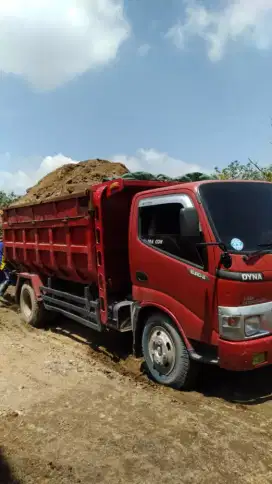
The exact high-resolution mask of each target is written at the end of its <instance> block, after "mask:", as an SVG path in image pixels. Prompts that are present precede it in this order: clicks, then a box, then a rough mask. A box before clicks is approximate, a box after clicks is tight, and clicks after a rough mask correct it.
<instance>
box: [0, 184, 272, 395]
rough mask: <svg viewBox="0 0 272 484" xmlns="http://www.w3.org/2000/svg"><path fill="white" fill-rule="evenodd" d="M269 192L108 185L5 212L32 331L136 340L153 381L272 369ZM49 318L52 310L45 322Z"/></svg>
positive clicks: (172, 382) (9, 255) (9, 248)
mask: <svg viewBox="0 0 272 484" xmlns="http://www.w3.org/2000/svg"><path fill="white" fill-rule="evenodd" d="M271 207H272V184H271V183H266V182H243V181H205V182H197V183H180V184H178V185H177V184H171V183H164V182H150V181H132V180H122V179H119V180H115V181H110V182H105V183H102V184H99V185H96V186H93V187H91V188H90V189H89V190H87V191H86V192H84V193H82V194H76V195H70V196H67V197H65V198H63V197H62V198H58V199H54V200H50V201H47V202H44V203H38V204H32V205H25V206H17V207H12V208H8V209H6V210H5V212H4V224H3V225H4V243H5V256H6V260H7V261H9V264H10V265H11V266H12V267H13V268H15V269H16V271H17V287H16V295H17V298H18V301H20V307H21V312H22V315H23V317H24V319H25V321H27V322H28V323H30V324H32V325H34V326H41V325H43V324H44V323H46V321H47V320H48V315H50V314H53V313H59V314H61V315H64V316H66V317H68V318H71V319H73V320H74V321H76V322H78V323H81V324H83V325H85V326H88V327H90V328H92V329H94V330H97V331H103V330H108V331H109V330H111V331H112V334H113V337H114V332H116V331H119V332H124V331H132V333H133V346H134V352H135V353H136V354H137V355H140V354H142V355H143V357H144V359H145V362H146V366H147V368H148V371H149V373H150V375H151V377H152V378H153V379H155V380H156V381H157V382H159V383H162V384H165V385H169V386H172V387H175V388H181V387H186V386H187V385H189V384H190V382H192V379H193V377H194V376H195V374H196V369H197V367H198V366H199V362H206V363H210V364H214V365H219V366H220V367H222V368H225V369H229V370H250V369H253V368H256V367H259V366H262V365H267V364H271V363H272V255H271V253H272V217H271ZM52 312H53V313H52Z"/></svg>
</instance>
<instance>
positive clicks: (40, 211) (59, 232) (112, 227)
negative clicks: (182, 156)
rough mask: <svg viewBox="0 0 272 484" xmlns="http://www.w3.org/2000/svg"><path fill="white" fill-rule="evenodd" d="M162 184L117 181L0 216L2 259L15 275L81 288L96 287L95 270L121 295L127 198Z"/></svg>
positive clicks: (124, 273)
mask: <svg viewBox="0 0 272 484" xmlns="http://www.w3.org/2000/svg"><path fill="white" fill-rule="evenodd" d="M165 185H169V183H165V182H150V181H131V180H122V179H119V180H115V181H114V182H106V183H103V184H99V185H96V186H93V187H91V188H90V189H88V190H86V191H85V192H84V193H81V194H73V195H68V196H65V197H62V198H56V199H52V200H49V201H46V202H43V203H37V204H32V205H22V206H19V205H18V206H15V207H10V208H8V209H6V210H5V211H4V224H3V227H4V243H5V256H6V259H7V260H8V261H9V262H10V263H11V264H12V265H13V266H14V267H15V268H16V269H17V270H19V271H21V272H22V271H27V272H31V273H36V274H39V275H40V277H41V278H43V277H46V276H51V277H56V278H58V279H66V280H70V281H74V282H80V283H85V284H86V283H87V284H91V283H93V282H95V283H96V282H97V278H98V274H99V272H100V273H101V270H100V271H99V270H98V268H99V266H101V267H102V268H103V271H104V273H105V274H104V275H106V278H107V281H108V282H109V284H110V285H111V287H112V288H113V289H116V290H121V289H122V288H124V287H125V286H127V284H128V283H129V281H130V276H129V263H128V224H129V215H130V207H131V202H132V199H133V197H134V195H135V194H136V193H137V192H139V191H143V190H147V189H151V188H159V187H162V186H165ZM103 278H104V277H103Z"/></svg>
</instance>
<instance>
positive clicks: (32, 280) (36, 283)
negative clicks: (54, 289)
mask: <svg viewBox="0 0 272 484" xmlns="http://www.w3.org/2000/svg"><path fill="white" fill-rule="evenodd" d="M26 283H28V284H29V285H30V286H31V287H32V289H33V290H34V292H35V296H36V298H37V300H38V301H41V289H40V288H41V286H42V285H43V283H42V280H41V278H40V277H39V276H38V274H28V273H19V274H18V279H17V284H16V290H15V300H16V303H17V304H19V302H20V294H21V290H22V287H23V285H24V284H26Z"/></svg>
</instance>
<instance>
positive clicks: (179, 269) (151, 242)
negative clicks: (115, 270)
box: [130, 192, 217, 343]
mask: <svg viewBox="0 0 272 484" xmlns="http://www.w3.org/2000/svg"><path fill="white" fill-rule="evenodd" d="M189 193H190V192H188V193H186V192H184V193H179V194H171V195H168V194H167V195H160V196H152V197H145V198H140V197H139V198H138V200H137V201H136V203H135V205H134V210H133V212H134V213H133V214H132V219H131V227H132V230H131V232H130V266H131V271H132V282H133V297H134V299H135V300H138V301H140V302H141V303H143V304H151V305H152V304H155V305H157V306H158V307H161V308H165V309H166V310H167V311H168V312H170V313H172V314H173V315H174V316H175V317H176V319H177V320H178V321H179V323H180V324H181V326H182V327H183V329H184V331H185V333H186V335H187V337H189V338H192V339H195V340H198V341H205V342H207V343H212V339H213V329H215V328H214V320H215V321H216V325H217V318H215V313H216V311H215V304H216V299H215V277H214V275H212V274H211V271H209V267H211V266H212V265H213V260H212V261H211V260H208V255H209V259H211V258H213V250H210V249H211V248H209V249H207V248H206V247H204V248H203V247H201V248H200V247H198V246H197V245H196V244H198V243H201V242H204V241H209V233H208V227H207V225H206V220H205V217H204V216H203V214H202V213H201V211H199V213H200V221H199V228H200V231H199V236H197V237H195V236H194V237H190V236H188V234H187V236H186V237H184V236H183V234H182V233H181V232H180V210H181V209H182V208H184V207H194V206H195V205H194V202H193V199H192V197H191V196H190V195H189ZM196 203H197V202H196Z"/></svg>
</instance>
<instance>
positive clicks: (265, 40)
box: [166, 0, 272, 62]
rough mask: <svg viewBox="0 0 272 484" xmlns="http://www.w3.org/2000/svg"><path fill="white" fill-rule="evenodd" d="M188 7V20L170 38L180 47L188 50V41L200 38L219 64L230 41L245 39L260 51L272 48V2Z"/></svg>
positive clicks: (233, 0) (243, 0)
mask: <svg viewBox="0 0 272 484" xmlns="http://www.w3.org/2000/svg"><path fill="white" fill-rule="evenodd" d="M186 4H187V7H186V9H185V19H184V20H179V21H178V22H177V23H176V24H175V25H174V26H173V27H171V29H170V30H169V31H168V33H167V35H166V36H167V37H168V38H169V39H171V40H172V41H173V42H174V44H175V45H176V46H177V47H178V48H181V49H182V48H184V47H185V45H186V41H187V39H189V38H191V37H200V38H201V39H203V40H204V41H205V42H206V44H207V52H208V57H209V58H210V60H211V61H214V62H216V61H219V60H220V59H221V58H222V57H223V55H224V53H225V50H226V48H227V46H228V44H229V43H230V42H235V41H238V40H242V41H243V42H246V43H248V44H249V45H250V44H251V45H254V46H255V47H256V48H258V49H267V48H269V47H271V45H272V29H271V22H272V0H225V2H224V4H225V6H224V7H222V2H221V3H220V4H219V8H218V9H208V8H206V7H204V6H203V4H201V3H200V2H198V1H193V0H187V1H186ZM220 5H221V8H220Z"/></svg>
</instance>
